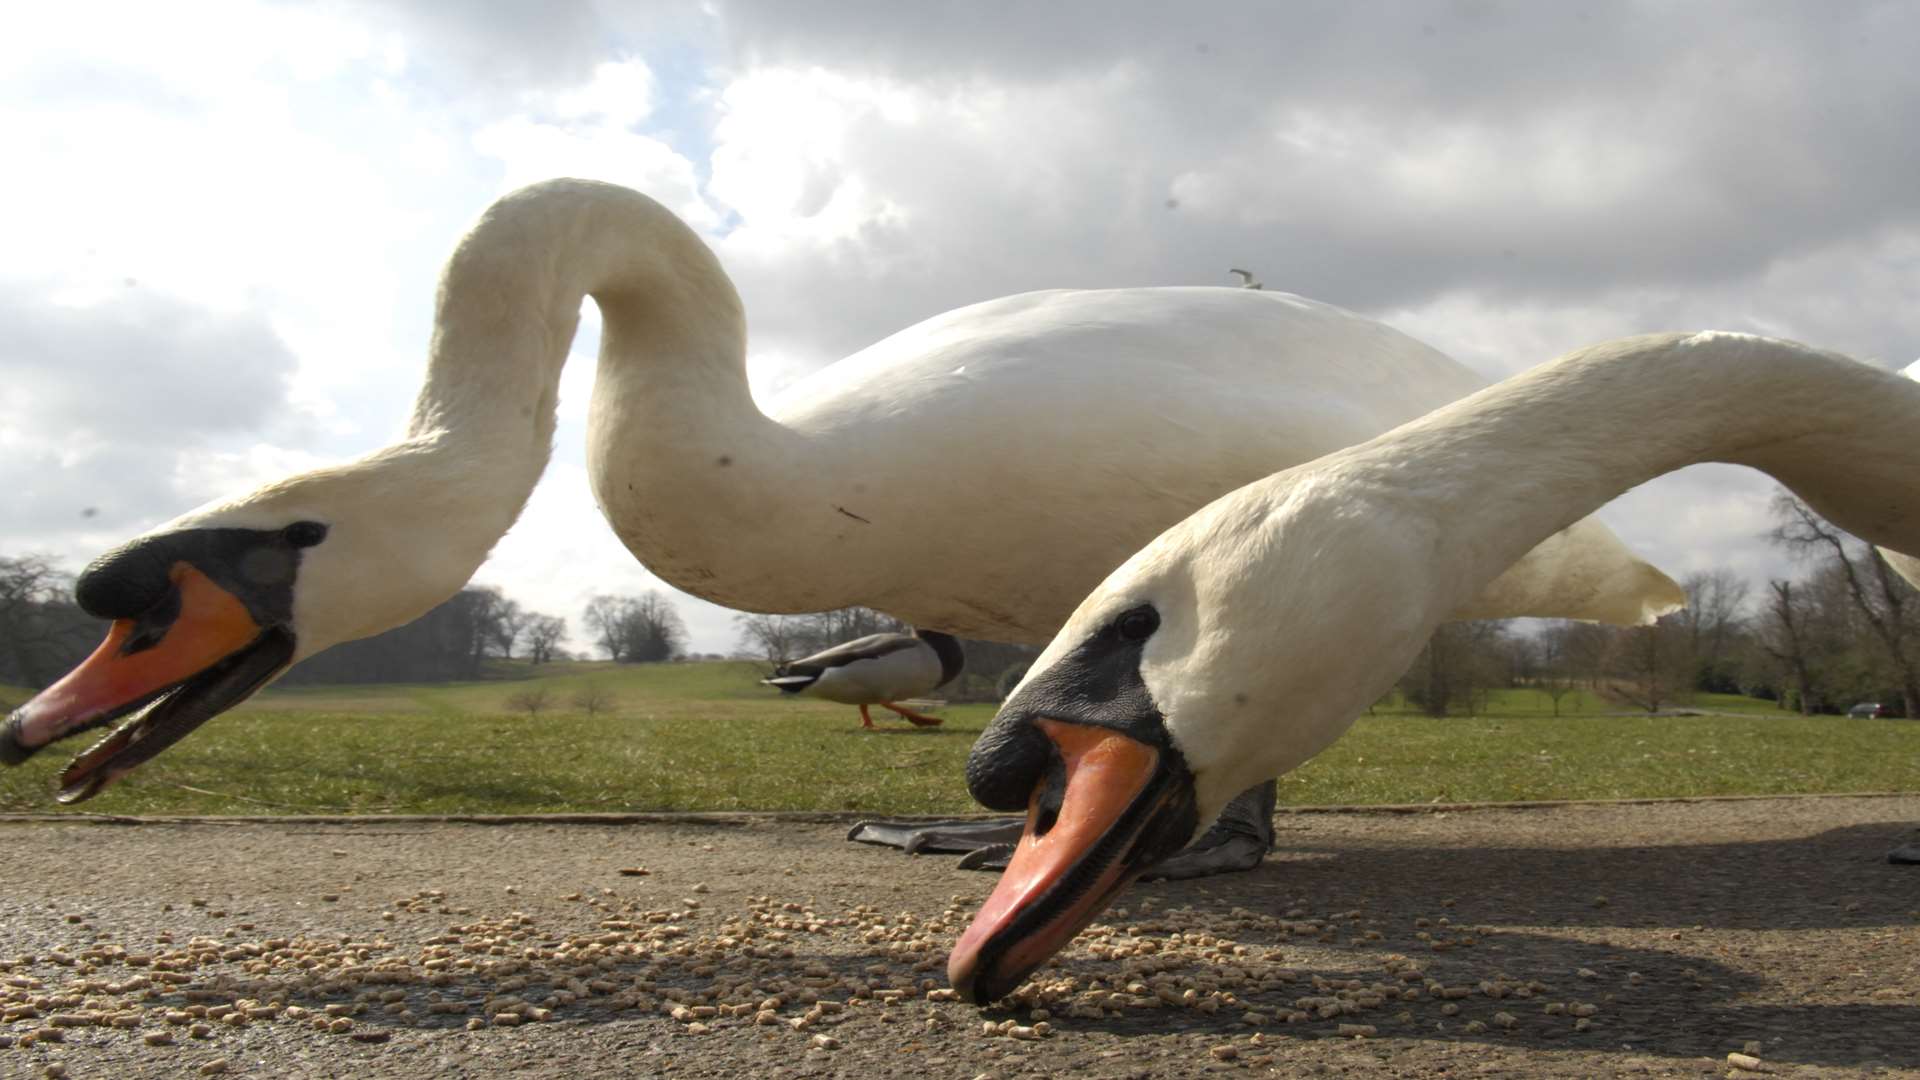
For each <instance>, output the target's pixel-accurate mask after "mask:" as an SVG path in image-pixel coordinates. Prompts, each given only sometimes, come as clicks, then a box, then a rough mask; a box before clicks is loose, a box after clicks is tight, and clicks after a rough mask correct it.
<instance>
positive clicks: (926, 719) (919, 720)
mask: <svg viewBox="0 0 1920 1080" xmlns="http://www.w3.org/2000/svg"><path fill="white" fill-rule="evenodd" d="M880 707H881V708H883V709H892V710H893V711H894V712H897V713H899V714H900V715H901V716H904V717H906V718H907V719H909V720H911V721H913V722H914V723H915V724H918V725H919V726H921V727H939V726H940V718H939V717H937V716H924V715H922V714H920V713H917V712H914V711H913V710H912V709H903V708H901V707H900V706H898V705H895V704H894V703H893V702H891V701H883V702H881V703H880Z"/></svg>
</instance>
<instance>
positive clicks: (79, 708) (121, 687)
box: [0, 562, 291, 798]
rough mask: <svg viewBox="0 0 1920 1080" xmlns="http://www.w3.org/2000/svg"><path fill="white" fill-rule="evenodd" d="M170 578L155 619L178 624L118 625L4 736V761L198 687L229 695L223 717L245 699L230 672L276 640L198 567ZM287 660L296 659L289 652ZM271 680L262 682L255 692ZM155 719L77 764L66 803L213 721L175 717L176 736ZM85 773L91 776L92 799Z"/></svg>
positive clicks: (0, 734) (18, 713)
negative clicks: (233, 689) (235, 692)
mask: <svg viewBox="0 0 1920 1080" xmlns="http://www.w3.org/2000/svg"><path fill="white" fill-rule="evenodd" d="M168 577H169V580H170V581H171V582H172V586H173V588H172V592H171V593H170V594H169V596H168V599H167V600H166V601H165V602H163V603H162V604H161V605H159V606H158V607H157V608H156V611H157V612H161V613H163V614H166V615H171V618H164V619H161V618H156V617H155V613H153V612H150V613H148V614H147V615H143V616H140V617H139V618H131V619H117V620H115V621H114V622H113V624H112V625H111V626H110V627H109V628H108V631H107V638H106V640H105V641H103V642H101V643H100V647H99V648H97V649H95V650H94V651H93V655H91V656H89V657H87V659H86V660H84V661H82V662H81V664H80V666H79V667H76V668H74V669H73V670H72V671H71V672H69V673H67V675H66V677H65V678H62V679H61V680H60V681H59V682H56V683H54V684H53V685H52V686H49V687H47V688H46V689H45V690H42V691H41V692H40V693H39V694H38V695H37V696H35V697H34V698H33V699H32V700H31V701H29V702H27V703H26V704H25V705H22V706H20V708H18V709H15V710H14V712H13V714H12V715H11V716H9V717H8V718H7V720H6V724H5V726H4V727H0V761H5V762H7V763H8V764H14V763H17V762H19V761H23V760H25V759H26V758H27V757H29V756H31V755H32V754H33V753H35V752H36V751H38V750H40V749H41V748H42V747H44V746H46V745H48V744H49V743H52V742H55V741H57V740H59V739H63V738H66V737H68V736H71V735H74V734H77V733H79V732H81V731H85V730H87V729H88V728H92V727H98V726H100V725H102V724H106V723H109V722H111V721H113V720H115V719H118V718H119V717H122V716H125V715H127V714H128V713H131V712H134V711H135V710H137V709H140V708H141V707H142V706H145V705H148V704H150V703H153V702H156V701H159V702H161V704H165V703H166V702H165V700H164V699H166V698H168V697H169V696H170V692H177V691H179V690H180V689H182V688H184V687H186V686H188V685H190V684H194V683H197V682H201V681H204V682H205V683H206V684H207V687H209V688H216V689H219V690H221V691H223V692H222V693H221V694H219V695H217V696H219V697H222V698H225V699H227V700H226V701H225V705H222V706H221V707H222V708H224V707H225V706H226V705H231V704H233V702H234V701H237V700H238V698H230V696H229V694H228V693H226V692H225V691H228V690H230V687H229V686H228V685H227V684H229V683H230V682H231V679H230V678H229V677H228V671H227V670H226V669H227V668H228V667H229V666H231V662H232V661H234V660H235V659H236V658H238V657H240V656H241V655H243V654H245V655H252V654H253V653H255V652H258V651H259V650H256V649H250V648H249V646H251V645H256V644H258V643H261V642H262V641H263V639H264V638H265V637H267V636H268V635H267V634H264V633H263V631H262V628H261V627H260V625H259V624H258V623H257V622H255V621H254V618H253V615H252V613H250V612H249V611H248V610H247V607H246V605H245V604H243V603H241V602H240V600H239V599H238V598H236V597H235V596H234V595H233V594H232V593H230V592H228V591H227V590H226V589H224V588H222V587H221V586H219V585H218V584H216V583H215V582H214V581H213V580H212V579H211V578H209V577H207V575H206V574H204V573H202V572H200V571H199V570H197V569H195V568H194V567H193V566H192V565H190V564H188V563H184V562H181V563H175V564H174V566H173V568H172V570H171V572H170V573H169V575H168ZM286 651H287V652H288V653H290V652H291V647H290V644H289V646H288V648H287V650H286ZM284 659H285V657H281V660H282V663H281V664H280V665H277V666H275V667H274V668H273V671H275V672H277V671H278V670H279V667H280V666H284ZM243 666H245V665H243ZM254 666H257V665H254ZM269 675H271V672H270V673H269ZM264 681H265V679H264V678H263V679H259V680H257V681H256V682H254V684H253V686H255V687H257V686H258V685H260V684H261V683H263V682H264ZM248 692H251V689H249V691H248ZM242 696H244V695H242ZM155 711H158V707H157V706H156V708H155V709H150V710H148V712H147V713H146V714H142V716H141V717H140V718H139V719H137V720H136V721H135V723H133V724H129V725H127V726H125V727H123V728H121V729H120V730H118V731H116V732H114V733H113V734H112V735H110V736H108V737H107V739H105V740H103V741H102V742H101V743H100V744H98V745H97V746H95V747H94V748H93V749H91V750H89V751H87V752H86V753H85V754H82V755H81V757H80V758H78V759H76V760H75V762H74V764H73V765H72V766H69V767H68V770H67V776H66V777H63V781H66V783H65V790H64V791H63V797H64V796H65V795H67V794H69V793H75V792H77V793H78V794H77V795H75V797H77V798H84V797H86V796H87V795H91V794H93V793H94V792H96V791H98V790H99V789H100V788H101V787H104V786H105V785H106V784H107V783H110V782H111V781H112V780H113V779H114V778H116V777H118V776H120V775H121V774H123V773H125V772H126V771H128V770H130V769H131V768H132V767H133V766H134V765H137V764H138V763H139V762H140V761H144V760H146V759H147V758H149V757H152V756H153V755H154V754H156V753H158V752H159V751H160V750H161V749H163V748H165V747H166V746H167V745H170V744H171V743H172V742H174V741H176V740H178V739H179V738H180V737H181V736H183V735H185V734H186V732H187V731H189V730H191V729H192V728H193V727H196V726H198V724H199V723H200V722H202V721H204V720H205V719H206V717H205V716H201V717H199V719H196V720H191V721H190V722H187V719H186V717H184V716H182V715H180V714H182V713H183V712H184V711H190V712H198V711H202V710H198V709H195V710H182V709H180V708H175V709H173V710H172V714H173V717H172V719H173V723H172V724H171V725H170V728H169V729H167V730H154V727H155V725H152V724H143V723H142V721H145V720H148V719H150V717H149V715H148V714H151V713H153V712H155ZM214 711H216V712H217V711H218V710H217V709H216V710H214ZM207 715H208V716H210V715H212V713H211V712H209V713H207ZM155 736H169V737H164V738H161V739H159V741H156V742H153V743H151V744H150V745H148V746H145V747H142V748H141V751H140V752H139V753H138V754H126V753H122V751H125V750H127V749H128V748H129V747H130V746H131V745H132V744H133V743H135V742H138V741H140V740H142V739H148V738H152V737H155ZM83 765H84V766H85V767H82V766H83ZM100 766H108V767H107V768H104V769H102V768H100ZM76 770H77V771H78V773H79V774H83V775H84V780H85V784H84V790H82V787H83V785H81V783H80V779H81V777H79V776H76Z"/></svg>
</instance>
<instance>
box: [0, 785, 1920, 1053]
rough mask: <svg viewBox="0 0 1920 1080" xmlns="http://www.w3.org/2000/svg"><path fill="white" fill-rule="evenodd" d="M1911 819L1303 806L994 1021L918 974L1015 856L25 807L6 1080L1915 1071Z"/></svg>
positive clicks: (1128, 905)
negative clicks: (1269, 838) (1264, 855)
mask: <svg viewBox="0 0 1920 1080" xmlns="http://www.w3.org/2000/svg"><path fill="white" fill-rule="evenodd" d="M1916 822H1920V797H1915V796H1905V797H1884V798H1859V799H1846V798H1841V799H1833V798H1827V799H1770V800H1750V801H1739V802H1709V803H1659V804H1647V805H1605V806H1567V807H1553V808H1534V809H1524V810H1512V809H1475V810H1470V811H1469V810H1463V811H1455V812H1446V813H1423V814H1383V813H1366V812H1353V813H1333V814H1326V813H1319V814H1284V815H1282V816H1281V817H1280V819H1279V824H1280V837H1281V850H1280V851H1278V852H1276V853H1275V854H1274V855H1273V856H1271V857H1270V858H1269V859H1268V861H1267V863H1266V864H1265V866H1263V867H1262V868H1261V869H1260V870H1259V871H1257V872H1255V873H1252V874H1245V875H1239V876H1237V877H1234V878H1232V879H1219V880H1214V881H1207V882H1197V883H1193V882H1189V883H1165V884H1156V885H1149V886H1141V887H1137V888H1136V889H1134V890H1133V891H1132V892H1130V893H1129V894H1128V895H1127V896H1125V897H1124V898H1123V899H1122V901H1121V907H1120V909H1118V910H1116V911H1115V912H1113V913H1110V914H1111V915H1112V917H1111V918H1110V919H1108V920H1107V921H1106V922H1104V923H1102V924H1101V925H1100V927H1097V928H1096V932H1094V933H1091V934H1089V935H1086V936H1083V938H1082V939H1081V941H1080V942H1078V943H1077V944H1076V945H1075V946H1074V947H1073V948H1072V949H1071V950H1069V952H1068V953H1067V954H1066V955H1064V956H1063V957H1062V958H1061V959H1060V960H1059V961H1058V962H1057V963H1056V964H1055V965H1054V966H1052V967H1050V968H1048V969H1045V970H1044V971H1043V972H1042V974H1041V976H1040V977H1039V978H1038V979H1037V980H1036V982H1035V983H1032V984H1029V994H1028V998H1029V1002H1028V1007H1024V1008H998V1009H992V1010H986V1011H982V1010H978V1009H974V1008H972V1007H969V1006H965V1005H962V1004H960V1003H957V1002H950V1001H942V1000H938V998H939V997H940V996H941V995H940V994H938V993H935V994H934V995H933V997H932V998H930V997H929V996H928V991H929V990H934V991H938V990H939V989H940V988H942V987H944V960H945V951H946V948H947V946H948V945H950V944H951V942H952V940H953V938H954V936H955V935H957V933H958V931H959V929H960V927H962V926H964V924H965V921H966V919H967V918H968V917H969V916H970V915H971V913H972V911H973V909H974V908H975V907H976V906H977V905H978V904H979V902H980V901H981V900H982V899H983V898H984V897H985V895H986V893H987V891H988V889H989V888H990V886H991V885H992V878H991V877H990V876H988V875H979V874H966V873H962V872H960V871H957V870H955V869H954V868H953V866H952V863H951V862H950V861H948V860H944V859H937V858H932V857H928V858H909V857H905V856H902V855H900V854H898V853H896V852H891V851H886V850H880V849H873V848H864V847H858V846H855V845H850V844H846V843H844V842H843V841H842V840H841V836H842V835H843V833H844V827H843V826H840V825H831V824H805V823H795V822H781V821H773V820H763V819H750V818H749V819H739V820H735V821H732V822H730V823H712V824H707V823H684V822H683V823H672V824H655V825H645V826H609V825H598V824H596V825H588V824H568V825H541V824H515V825H478V824H430V823H383V822H380V821H377V820H368V821H365V822H361V823H353V824H316V823H309V822H296V823H272V824H220V825H213V824H192V825H189V824H168V825H141V826H114V825H104V824H69V823H57V824H56V823H46V822H41V821H31V822H29V821H17V822H14V823H12V824H10V825H9V826H8V827H6V828H3V829H0V843H5V844H6V845H7V852H6V856H7V857H6V861H5V866H6V872H5V881H6V884H5V887H4V890H3V893H4V895H0V1009H4V1010H5V1012H4V1013H0V1015H10V1016H13V1019H11V1020H6V1021H0V1041H5V1042H7V1043H8V1044H9V1045H7V1046H6V1047H4V1048H0V1075H5V1076H37V1075H43V1074H44V1071H45V1069H46V1067H47V1066H49V1065H52V1064H58V1065H63V1066H65V1069H66V1075H68V1076H71V1077H85V1076H112V1077H134V1076H155V1077H159V1076H167V1077H173V1076H182V1075H194V1074H195V1073H194V1070H197V1069H200V1068H202V1067H203V1066H206V1065H208V1063H210V1062H214V1061H221V1062H224V1063H225V1066H224V1069H225V1075H242V1076H261V1077H275V1076H320V1075H366V1076H449V1077H458V1076H468V1077H490V1076H498V1075H509V1074H514V1073H518V1074H521V1075H531V1076H601V1075H672V1076H693V1077H709V1076H711V1077H720V1076H741V1075H770V1076H816V1077H838V1076H845V1077H872V1076H887V1075H900V1074H907V1073H912V1074H920V1075H926V1076H935V1077H949V1076H950V1077H961V1078H971V1077H975V1076H978V1075H981V1074H987V1075H990V1076H995V1077H1012V1076H1017V1075H1047V1076H1052V1075H1062V1074H1072V1073H1079V1074H1082V1075H1088V1076H1103V1077H1105V1076H1123V1077H1163V1076H1168V1077H1178V1076H1200V1075H1222V1076H1230V1075H1236V1074H1253V1075H1272V1074H1278V1075H1289V1076H1291V1075H1320V1074H1324V1075H1335V1074H1338V1075H1343V1076H1382V1077H1385V1076H1395V1077H1405V1076H1513V1077H1575V1076H1578V1077H1590V1076H1603V1075H1605V1076H1617V1075H1653V1076H1669V1075H1683V1076H1701V1075H1710V1074H1718V1073H1723V1072H1725V1071H1727V1069H1728V1064H1727V1060H1728V1059H1727V1055H1728V1054H1729V1053H1748V1054H1751V1055H1753V1056H1755V1057H1757V1058H1759V1059H1760V1060H1761V1062H1762V1063H1763V1064H1765V1065H1767V1066H1768V1067H1770V1068H1771V1069H1772V1070H1773V1071H1775V1072H1776V1073H1782V1074H1786V1075H1808V1076H1823V1077H1824V1076H1865V1075H1920V867H1896V866H1889V865H1887V864H1886V863H1885V862H1884V861H1883V856H1884V854H1885V852H1886V850H1887V849H1888V848H1890V847H1892V846H1893V845H1894V844H1896V843H1900V842H1909V841H1912V840H1914V839H1916V837H1920V833H1916V831H1915V823H1916ZM623 868H624V869H628V870H632V869H639V868H644V869H645V870H646V871H647V873H646V874H645V875H627V874H622V873H621V870H622V869H623ZM328 1006H333V1008H332V1009H331V1010H329V1009H328ZM1035 1007H1038V1008H1042V1009H1045V1011H1046V1015H1045V1019H1040V1018H1039V1015H1040V1014H1037V1013H1036V1012H1034V1011H1033V1009H1034V1008H1035ZM330 1012H331V1013H333V1014H338V1015H329V1013H330ZM676 1012H678V1015H677V1016H676V1015H675V1013H676ZM509 1014H511V1015H512V1016H515V1017H518V1019H517V1020H500V1019H498V1018H500V1017H503V1016H507V1015H509ZM1583 1014H1584V1015H1583ZM809 1017H811V1019H809ZM340 1020H345V1021H347V1023H346V1024H339V1023H337V1021H340ZM1583 1020H1584V1021H1585V1023H1581V1021H1583ZM170 1021H171V1022H170ZM1009 1021H1011V1022H1012V1025H1013V1026H1018V1027H1020V1028H1022V1029H1036V1028H1039V1025H1041V1024H1045V1025H1046V1027H1045V1028H1039V1030H1038V1031H1035V1032H1032V1034H1034V1035H1035V1036H1036V1037H1033V1038H1016V1037H1013V1036H1012V1035H1009V1034H1003V1033H1001V1032H1000V1031H999V1028H1001V1027H1003V1026H1008V1022H1009ZM984 1024H992V1025H994V1026H995V1029H996V1030H995V1032H994V1033H993V1034H986V1033H984V1032H983V1025H984ZM195 1025H203V1028H202V1029H201V1030H202V1035H199V1036H196V1035H195V1034H194V1032H195V1030H196V1026H195ZM321 1025H324V1026H325V1027H326V1030H321ZM1343 1025H1346V1026H1347V1027H1346V1030H1347V1031H1348V1032H1350V1033H1351V1032H1353V1031H1356V1030H1360V1029H1361V1028H1371V1029H1372V1034H1367V1035H1362V1036H1359V1037H1354V1036H1353V1035H1351V1034H1348V1035H1342V1033H1341V1032H1342V1028H1343ZM470 1026H472V1027H473V1028H474V1029H473V1030H470V1029H469V1028H470ZM335 1028H338V1029H339V1030H338V1031H335V1030H334V1029H335ZM55 1032H57V1034H53V1033H55ZM161 1033H165V1038H166V1039H170V1040H171V1044H170V1045H149V1043H148V1041H147V1040H148V1039H149V1038H150V1037H152V1038H156V1039H159V1038H160V1037H161Z"/></svg>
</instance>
